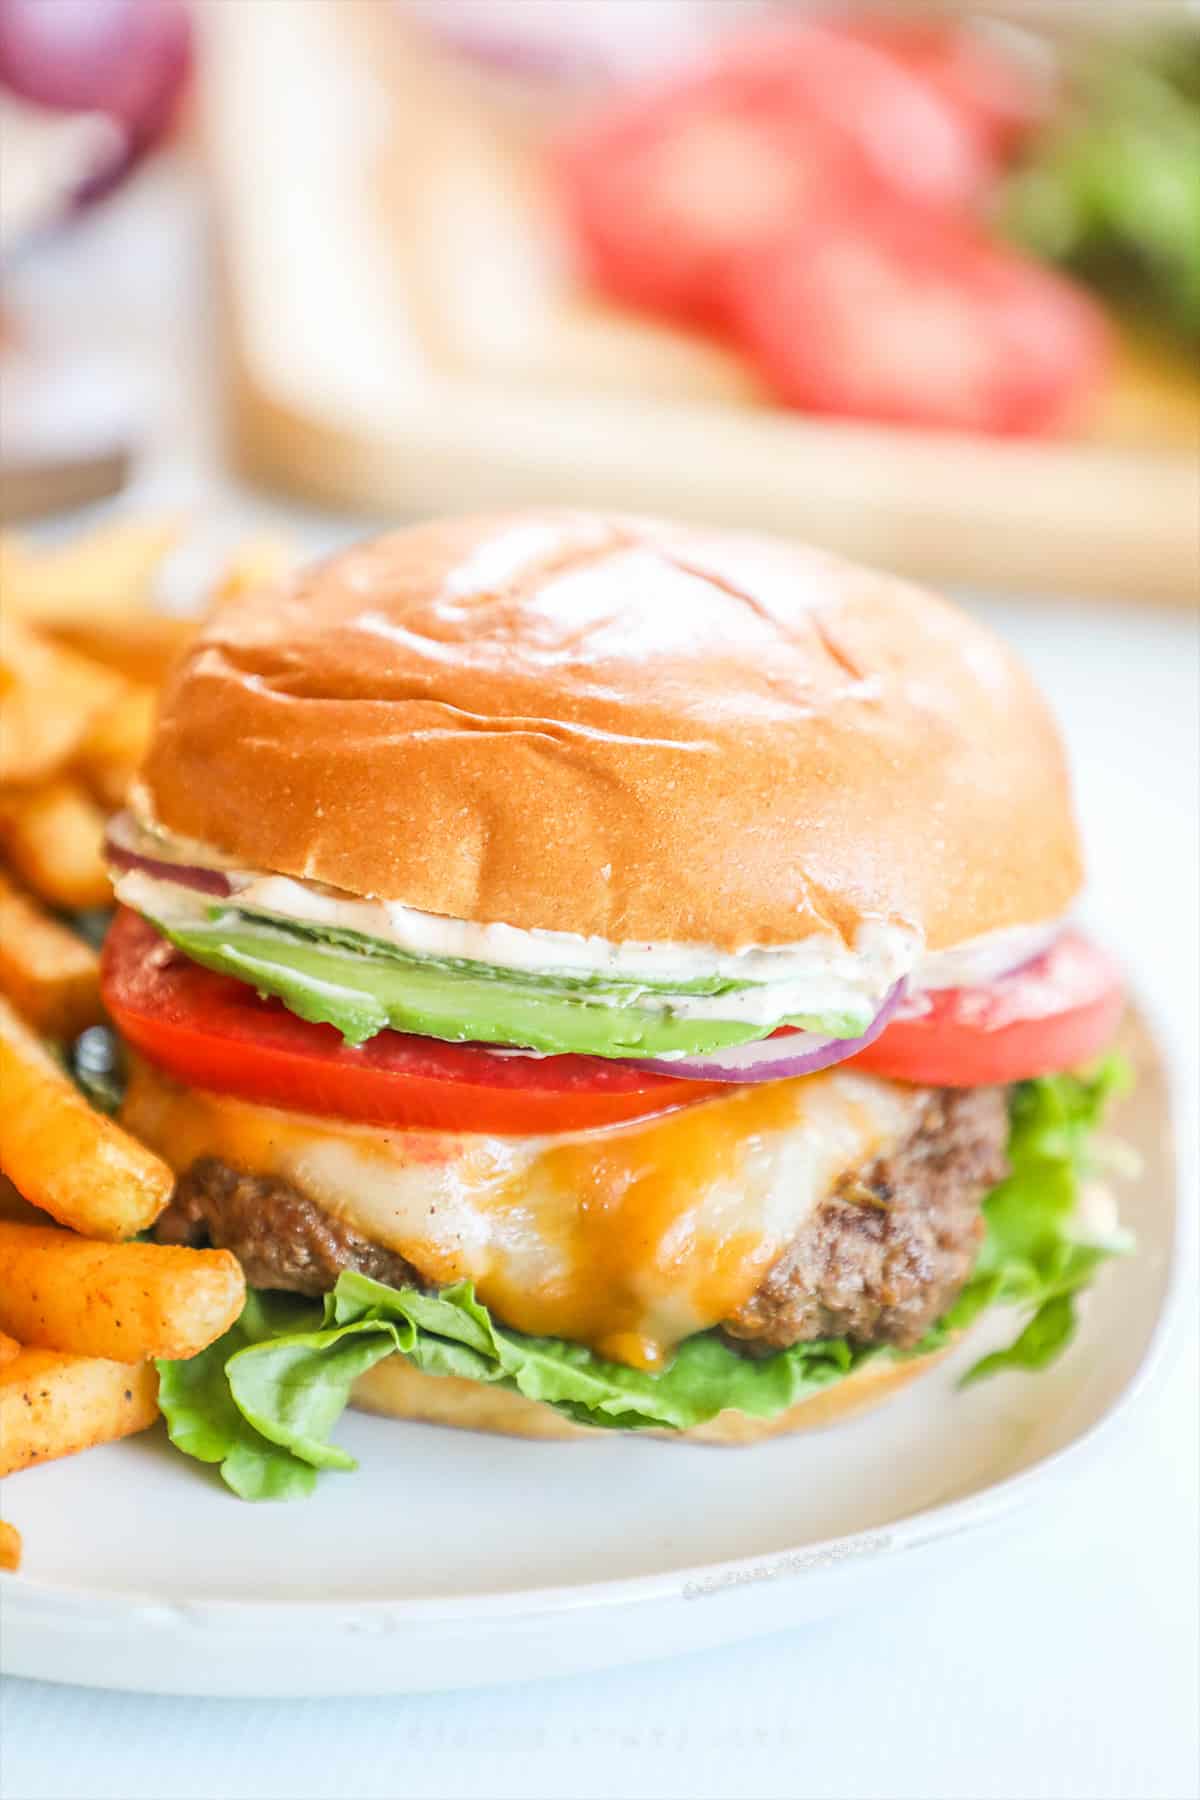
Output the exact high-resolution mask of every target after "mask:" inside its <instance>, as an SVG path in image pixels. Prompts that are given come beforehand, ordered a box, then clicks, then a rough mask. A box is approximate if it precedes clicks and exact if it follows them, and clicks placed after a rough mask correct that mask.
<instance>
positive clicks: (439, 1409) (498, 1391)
mask: <svg viewBox="0 0 1200 1800" xmlns="http://www.w3.org/2000/svg"><path fill="white" fill-rule="evenodd" d="M948 1348H949V1345H947V1346H945V1347H944V1348H943V1349H940V1350H934V1351H931V1352H929V1354H928V1355H925V1356H909V1357H906V1358H905V1359H904V1361H903V1362H871V1363H867V1364H865V1365H864V1367H863V1368H861V1369H858V1370H856V1371H855V1372H854V1373H853V1374H852V1375H847V1376H845V1377H844V1378H843V1379H842V1380H841V1381H835V1382H833V1383H832V1384H831V1385H830V1386H829V1387H825V1388H820V1389H818V1391H817V1392H816V1393H814V1394H808V1395H806V1396H805V1398H804V1399H803V1400H798V1401H797V1402H796V1404H795V1406H789V1407H788V1409H787V1411H786V1412H782V1413H777V1414H776V1415H775V1417H774V1418H773V1419H756V1418H753V1417H752V1416H751V1415H750V1414H749V1413H740V1412H723V1413H718V1414H717V1416H716V1418H715V1419H710V1420H709V1421H708V1423H707V1424H706V1425H695V1426H693V1427H692V1429H691V1430H690V1431H654V1432H651V1433H649V1434H647V1433H646V1432H644V1431H643V1432H639V1433H638V1435H639V1436H640V1437H645V1436H647V1435H650V1436H652V1437H660V1438H667V1439H672V1440H674V1441H675V1442H676V1443H679V1442H681V1441H684V1440H687V1441H688V1442H690V1443H700V1444H756V1443H759V1442H761V1441H762V1439H764V1438H772V1437H784V1436H786V1435H787V1434H788V1433H789V1432H792V1431H808V1430H811V1429H814V1428H817V1427H820V1426H822V1425H833V1424H835V1423H836V1422H837V1421H838V1420H839V1419H848V1418H851V1417H852V1416H853V1415H854V1414H855V1413H858V1412H865V1411H867V1409H868V1408H870V1407H872V1406H878V1405H879V1404H880V1402H881V1401H884V1400H886V1399H888V1398H889V1396H890V1395H892V1394H894V1393H896V1392H897V1391H898V1390H899V1389H900V1388H902V1387H904V1386H905V1385H906V1384H907V1383H908V1382H910V1381H912V1380H914V1379H915V1377H916V1376H918V1375H921V1374H923V1373H924V1372H925V1370H926V1369H929V1368H931V1367H932V1366H933V1364H934V1363H936V1362H939V1361H940V1360H941V1358H942V1357H943V1356H944V1355H945V1354H946V1350H947V1349H948ZM353 1401H354V1405H355V1406H360V1407H362V1408H363V1410H364V1411H366V1412H373V1413H386V1414H387V1415H388V1416H389V1417H391V1418H394V1419H419V1420H421V1421H422V1422H423V1423H425V1424H427V1425H454V1426H457V1428H458V1429H459V1430H460V1431H495V1432H500V1433H503V1434H504V1435H506V1436H509V1437H525V1438H595V1437H597V1436H598V1435H599V1432H598V1430H597V1428H596V1427H595V1426H593V1425H576V1424H575V1423H574V1421H573V1420H571V1419H565V1418H563V1416H562V1414H561V1413H559V1412H556V1411H555V1409H554V1408H553V1407H552V1406H547V1405H546V1404H545V1403H544V1402H543V1401H541V1400H527V1399H526V1398H525V1396H524V1394H514V1393H511V1392H510V1391H509V1390H508V1389H507V1388H502V1387H489V1386H488V1385H487V1384H486V1383H484V1382H480V1381H464V1380H463V1379H462V1377H461V1376H458V1375H423V1374H422V1373H421V1371H420V1370H419V1369H414V1368H413V1366H412V1364H411V1363H409V1362H406V1361H405V1359H404V1357H402V1356H389V1357H385V1359H384V1360H383V1362H380V1363H376V1364H375V1367H374V1368H373V1369H369V1370H368V1371H367V1373H366V1374H365V1375H363V1376H360V1378H359V1380H358V1381H357V1382H356V1383H355V1387H354V1394H353Z"/></svg>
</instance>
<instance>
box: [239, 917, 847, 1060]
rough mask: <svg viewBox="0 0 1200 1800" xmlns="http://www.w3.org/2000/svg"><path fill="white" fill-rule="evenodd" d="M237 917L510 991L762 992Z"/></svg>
mask: <svg viewBox="0 0 1200 1800" xmlns="http://www.w3.org/2000/svg"><path fill="white" fill-rule="evenodd" d="M236 911H237V913H238V916H239V917H240V918H242V919H244V920H245V921H246V923H247V924H251V925H254V926H255V927H256V928H257V927H258V926H259V925H265V926H267V927H268V928H269V929H271V930H276V931H285V932H288V933H289V934H290V935H291V936H294V937H298V938H315V939H316V940H317V942H318V943H323V944H338V945H340V946H341V947H342V948H343V949H346V950H357V951H360V952H361V953H362V955H364V956H386V957H387V958H389V960H390V961H392V962H399V963H404V964H405V965H406V966H408V967H412V966H414V965H416V966H419V967H421V968H424V969H443V970H445V971H446V972H447V973H448V974H453V975H470V976H472V977H474V978H476V979H478V980H480V981H503V982H505V983H507V984H509V985H511V986H513V987H532V988H549V989H551V990H553V991H561V990H563V989H565V990H566V991H567V992H569V993H573V992H575V991H576V990H583V991H584V992H585V993H586V994H589V995H596V994H601V995H604V994H611V995H613V996H614V997H615V998H616V999H618V1000H619V999H622V998H624V999H636V998H637V996H638V995H639V994H697V995H703V996H710V995H713V994H736V993H743V992H744V991H745V990H746V989H747V988H751V987H761V986H762V985H763V983H761V982H754V981H735V980H733V979H732V978H731V977H730V976H728V975H698V976H695V977H693V979H692V980H691V981H664V980H663V979H662V978H661V977H654V976H645V975H637V976H632V975H613V974H610V973H608V972H607V971H603V970H600V971H592V972H587V971H585V972H582V973H581V972H579V971H574V972H572V971H560V970H544V971H543V970H539V969H502V968H499V967H497V965H496V964H495V963H485V962H475V961H472V960H470V959H469V958H467V957H464V956H422V955H419V954H417V953H416V952H414V951H411V950H401V949H400V947H399V945H398V944H389V943H388V941H387V939H386V938H377V937H369V936H368V935H367V934H366V932H362V931H348V930H347V929H346V928H345V927H344V926H342V925H324V924H322V925H317V924H314V923H312V922H311V921H309V920H306V919H279V918H275V917H273V916H271V915H268V914H265V913H255V912H253V911H250V910H244V909H243V908H241V907H238V908H237V909H236ZM210 916H211V917H212V918H214V919H219V918H227V917H228V908H226V907H222V906H214V907H213V908H211V913H210ZM859 1029H863V1028H860V1027H859V1026H857V1025H856V1026H855V1028H854V1032H853V1033H852V1034H851V1035H857V1033H858V1031H859Z"/></svg>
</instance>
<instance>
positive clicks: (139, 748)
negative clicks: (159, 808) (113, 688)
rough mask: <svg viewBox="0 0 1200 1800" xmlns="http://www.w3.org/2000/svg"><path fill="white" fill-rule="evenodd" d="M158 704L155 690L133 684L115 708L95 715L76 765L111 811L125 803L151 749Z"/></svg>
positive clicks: (143, 685) (112, 707) (116, 702)
mask: <svg viewBox="0 0 1200 1800" xmlns="http://www.w3.org/2000/svg"><path fill="white" fill-rule="evenodd" d="M156 704H157V697H156V695H155V692H154V689H153V688H151V687H147V686H146V685H145V684H144V683H142V682H138V683H136V684H131V685H130V686H129V687H128V688H127V689H126V691H125V692H124V693H123V694H122V695H121V696H120V698H119V699H118V700H116V701H115V702H114V703H113V705H112V706H109V707H106V708H105V710H104V711H103V712H100V713H97V714H96V716H95V717H94V718H93V720H92V722H91V724H90V726H89V727H88V731H87V735H86V737H85V738H84V740H83V742H82V744H81V745H80V747H79V753H78V755H77V757H76V759H75V766H76V768H77V769H78V770H79V773H80V774H81V775H82V776H83V779H84V781H85V782H86V783H87V785H88V787H90V788H91V790H92V792H93V794H95V796H96V798H97V799H98V800H99V801H100V802H101V804H102V805H104V806H106V807H108V808H109V809H110V810H111V811H116V809H117V808H118V807H120V806H123V805H124V804H125V795H126V793H127V792H128V789H129V784H130V782H131V781H132V780H133V777H134V776H135V775H136V773H137V771H138V768H139V767H140V765H141V762H142V758H143V757H144V756H145V754H146V751H147V750H148V748H149V746H150V734H151V732H152V730H153V729H154V709H155V706H156Z"/></svg>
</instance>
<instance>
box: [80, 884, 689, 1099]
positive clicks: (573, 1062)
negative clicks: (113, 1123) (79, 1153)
mask: <svg viewBox="0 0 1200 1800" xmlns="http://www.w3.org/2000/svg"><path fill="white" fill-rule="evenodd" d="M101 974H102V982H103V991H104V1002H105V1005H106V1006H107V1008H108V1010H109V1013H110V1014H111V1016H112V1019H113V1023H114V1024H115V1025H116V1027H117V1029H118V1031H120V1033H121V1035H122V1037H123V1038H124V1039H125V1040H126V1042H127V1043H129V1044H131V1045H132V1046H133V1048H134V1049H135V1050H137V1051H139V1052H140V1053H141V1054H142V1055H143V1056H145V1057H146V1059H147V1060H148V1061H149V1062H152V1063H155V1064H156V1065H157V1066H158V1067H159V1068H161V1069H163V1070H165V1071H166V1073H167V1074H168V1075H172V1076H174V1078H175V1079H176V1080H177V1081H181V1082H184V1083H185V1084H186V1085H187V1086H189V1087H197V1088H206V1089H208V1090H209V1091H210V1092H213V1093H218V1094H235V1095H237V1096H238V1097H239V1098H241V1099H244V1100H256V1101H260V1102H262V1103H263V1104H265V1105H269V1106H281V1107H286V1108H287V1109H288V1110H289V1111H291V1112H304V1113H315V1114H317V1115H318V1116H321V1117H326V1118H337V1119H348V1120H354V1121H356V1122H357V1123H359V1124H367V1125H384V1126H394V1127H404V1126H424V1127H430V1128H433V1129H437V1130H448V1131H490V1132H499V1133H502V1134H508V1133H513V1134H521V1133H527V1132H538V1133H540V1132H555V1131H578V1130H587V1129H590V1128H592V1127H595V1126H600V1125H612V1124H616V1123H619V1122H620V1121H621V1120H624V1119H638V1118H644V1117H645V1116H646V1115H647V1114H650V1113H657V1112H666V1111H668V1110H671V1109H674V1108H677V1107H679V1106H687V1105H690V1104H692V1102H694V1101H696V1100H699V1099H703V1098H705V1097H706V1096H708V1095H709V1094H713V1093H717V1092H720V1091H721V1089H720V1084H719V1083H712V1082H700V1081H697V1082H681V1081H678V1080H675V1079H672V1078H670V1077H665V1076H660V1075H654V1074H651V1073H648V1072H646V1071H644V1070H641V1069H634V1068H630V1067H629V1066H628V1065H627V1064H625V1063H619V1062H611V1061H608V1060H606V1059H605V1058H603V1057H596V1056H543V1057H535V1056H522V1055H514V1054H511V1053H502V1052H497V1051H495V1050H490V1049H486V1048H484V1047H483V1046H482V1045H479V1044H444V1043H442V1042H441V1041H440V1040H438V1039H436V1038H425V1037H413V1036H409V1035H407V1034H406V1033H404V1032H400V1031H381V1032H380V1033H379V1034H378V1035H377V1036H376V1037H373V1038H371V1039H369V1040H368V1042H367V1043H365V1044H361V1045H359V1046H358V1047H357V1048H353V1047H352V1046H350V1045H348V1044H346V1043H345V1042H344V1041H343V1039H342V1037H341V1036H340V1034H339V1033H338V1032H337V1031H335V1030H334V1028H333V1026H332V1025H310V1024H308V1023H307V1021H306V1020H304V1019H298V1018H297V1017H296V1016H295V1014H294V1013H290V1012H288V1011H287V1009H286V1008H285V1007H284V1006H283V1005H281V1004H280V1002H279V1001H277V1000H261V999H259V997H258V995H257V994H256V993H255V992H254V990H253V989H252V988H250V987H247V986H246V985H245V983H243V982H240V981H234V980H231V979H230V978H229V977H227V976H223V975H215V974H213V973H212V971H211V970H209V969H202V968H200V966H199V965H198V964H197V963H192V962H189V961H188V960H187V958H186V957H185V956H182V955H181V954H180V953H179V952H178V951H177V950H174V949H173V948H172V947H171V945H170V944H168V943H167V942H166V941H165V939H163V938H161V937H160V936H159V935H158V933H157V932H156V931H155V930H154V927H153V926H152V925H150V924H148V923H147V921H146V920H145V919H143V918H142V917H141V916H140V914H138V913H135V912H130V911H128V910H127V909H125V908H122V909H121V910H120V911H119V912H118V914H117V917H116V919H115V920H114V922H113V926H112V929H111V931H110V932H109V934H108V938H107V940H106V942H105V946H104V956H103V962H102V971H101Z"/></svg>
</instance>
